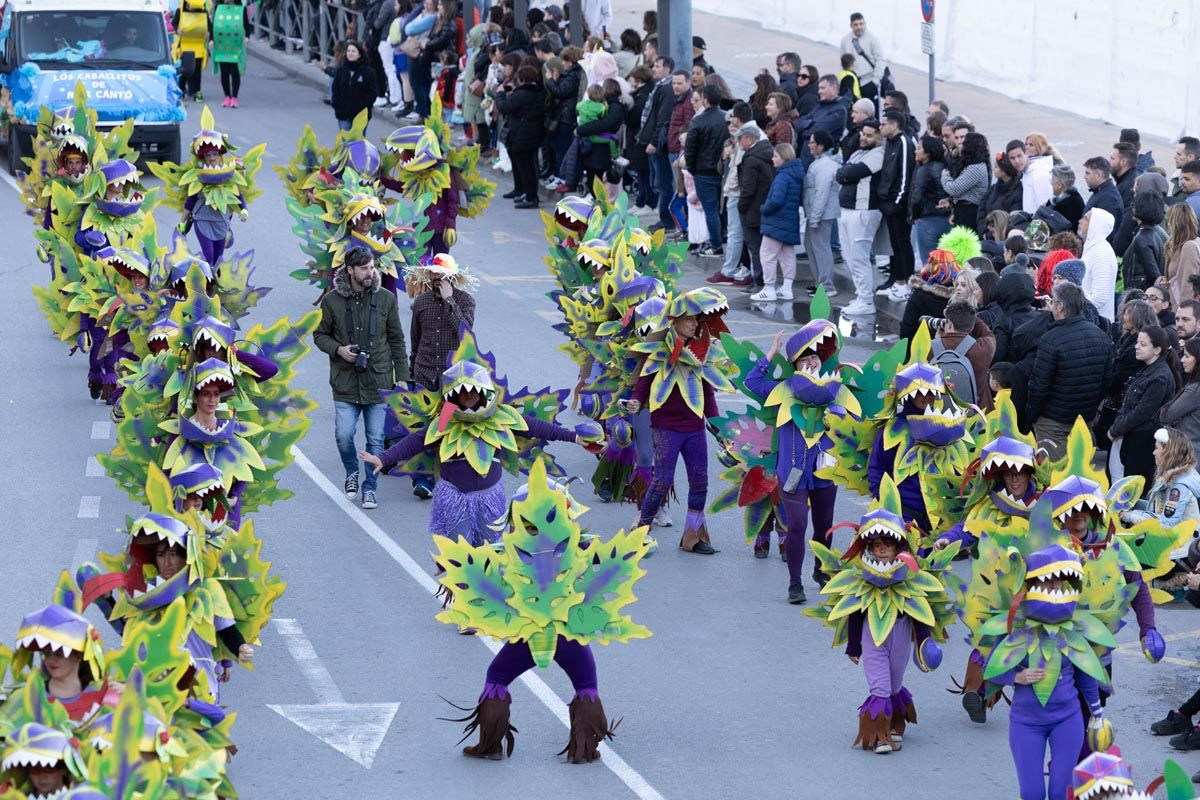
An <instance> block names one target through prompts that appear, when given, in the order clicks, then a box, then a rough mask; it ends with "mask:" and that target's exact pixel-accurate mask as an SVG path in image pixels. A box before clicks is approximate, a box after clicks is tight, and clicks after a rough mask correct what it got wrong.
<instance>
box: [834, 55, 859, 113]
mask: <svg viewBox="0 0 1200 800" xmlns="http://www.w3.org/2000/svg"><path fill="white" fill-rule="evenodd" d="M854 61H855V59H854V53H842V71H841V72H839V73H838V74H837V79H838V94H839V95H841V96H842V97H848V98H850V102H851V103H853V102H854V101H855V100H859V99H861V98H862V91H861V90H860V89H859V86H858V75H857V74H856V73H855V72H854Z"/></svg>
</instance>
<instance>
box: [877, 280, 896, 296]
mask: <svg viewBox="0 0 1200 800" xmlns="http://www.w3.org/2000/svg"><path fill="white" fill-rule="evenodd" d="M895 285H896V284H894V283H891V282H890V281H889V282H888V283H882V284H880V285H879V286H876V287H875V294H877V295H879V296H880V297H886V296H887V295H889V294H891V293H892V287H893V286H895Z"/></svg>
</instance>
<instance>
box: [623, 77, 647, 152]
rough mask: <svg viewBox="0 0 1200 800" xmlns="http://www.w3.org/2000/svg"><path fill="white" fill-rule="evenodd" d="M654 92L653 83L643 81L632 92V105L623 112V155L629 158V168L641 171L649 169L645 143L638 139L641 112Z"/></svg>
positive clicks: (640, 126) (640, 127) (640, 128)
mask: <svg viewBox="0 0 1200 800" xmlns="http://www.w3.org/2000/svg"><path fill="white" fill-rule="evenodd" d="M652 94H654V84H652V83H643V84H642V85H641V86H639V87H638V88H637V89H636V90H634V92H633V105H632V106H630V107H629V111H628V112H626V114H625V157H626V158H628V159H629V168H630V169H635V170H638V171H641V172H645V171H646V170H648V169H650V158H649V156H647V155H646V145H645V144H643V143H642V142H641V141H640V135H641V132H642V112H643V111H644V110H645V109H646V104H647V103H649V102H650V96H651V95H652Z"/></svg>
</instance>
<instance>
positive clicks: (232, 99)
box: [229, 97, 238, 108]
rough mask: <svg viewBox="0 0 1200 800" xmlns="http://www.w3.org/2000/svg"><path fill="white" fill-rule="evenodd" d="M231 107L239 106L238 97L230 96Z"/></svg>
mask: <svg viewBox="0 0 1200 800" xmlns="http://www.w3.org/2000/svg"><path fill="white" fill-rule="evenodd" d="M229 107H230V108H237V107H238V103H237V98H236V97H231V98H229Z"/></svg>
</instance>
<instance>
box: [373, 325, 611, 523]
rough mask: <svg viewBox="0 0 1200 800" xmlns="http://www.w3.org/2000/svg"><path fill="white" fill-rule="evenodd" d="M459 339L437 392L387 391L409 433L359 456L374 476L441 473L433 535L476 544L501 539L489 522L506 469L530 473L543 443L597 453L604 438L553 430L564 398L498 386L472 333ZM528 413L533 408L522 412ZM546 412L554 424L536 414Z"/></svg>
mask: <svg viewBox="0 0 1200 800" xmlns="http://www.w3.org/2000/svg"><path fill="white" fill-rule="evenodd" d="M460 340H461V344H460V345H459V348H458V351H457V352H456V353H455V354H454V357H453V361H452V363H451V365H450V366H449V367H448V368H447V369H446V371H445V372H443V373H442V379H441V386H440V388H439V389H438V390H437V391H436V392H435V391H430V390H427V389H422V390H418V391H396V392H391V393H384V397H385V399H386V400H387V402H388V404H389V405H391V407H392V410H393V411H395V412H396V415H397V417H398V419H399V420H400V423H401V425H403V426H404V427H405V428H406V429H407V430H409V431H411V432H410V433H409V434H408V435H407V436H405V437H404V438H403V439H401V440H400V441H398V442H396V443H395V444H394V445H392V446H391V447H389V448H388V449H387V450H385V451H383V453H381V454H379V455H376V454H374V453H369V452H365V451H364V452H361V453H359V457H360V458H361V459H362V460H363V461H364V462H365V463H367V464H370V465H372V466H373V467H374V468H375V472H376V473H378V472H380V471H381V470H383V469H389V470H390V469H392V468H393V467H395V466H397V465H403V466H404V469H403V470H402V471H403V472H404V473H405V474H431V473H433V474H436V475H437V476H438V479H437V483H436V484H435V485H434V489H433V507H432V508H431V509H430V514H429V532H430V533H431V534H433V535H434V536H435V537H450V538H457V537H462V538H464V539H465V540H466V541H467V542H468V543H469V544H470V545H472V546H476V545H481V544H485V543H490V542H494V541H496V540H497V538H498V534H497V533H496V532H495V531H494V530H492V529H491V527H490V523H492V522H493V521H495V520H496V519H498V518H499V517H501V516H503V514H504V510H505V508H506V507H507V497H506V495H505V490H504V484H503V483H502V482H501V480H500V479H501V473H502V471H503V470H504V469H507V470H509V471H510V472H513V473H517V472H520V471H522V470H523V469H528V466H527V465H528V463H529V462H530V461H531V460H532V454H533V451H534V450H535V448H538V447H540V445H541V443H542V442H553V441H558V442H576V443H578V444H580V445H582V446H585V447H588V448H589V449H596V450H598V449H599V447H600V445H601V444H602V442H603V434H602V433H601V430H600V427H599V426H598V425H596V424H595V423H592V422H585V423H581V424H580V425H579V426H577V427H576V428H575V429H574V430H572V429H570V428H564V427H563V426H561V425H556V424H555V423H554V422H553V418H554V417H555V416H557V413H558V409H559V408H560V407H561V402H562V400H563V399H564V395H565V392H550V390H548V389H544V390H542V391H540V392H530V391H529V390H527V389H520V390H517V391H515V392H512V391H510V390H509V389H508V385H507V381H503V380H493V377H492V375H493V374H494V369H495V366H494V365H495V362H494V359H493V358H492V357H491V356H490V354H485V353H480V352H479V351H478V350H477V348H476V343H475V336H474V334H472V333H471V332H469V331H467V330H463V331H462V332H461V334H460ZM556 400H557V401H558V402H557V404H556V403H555V401H556ZM523 408H524V409H528V410H527V411H525V412H524V413H522V410H523ZM546 409H550V410H549V419H543V418H540V417H539V416H537V414H539V413H541V414H543V415H545V414H546V413H547V411H546ZM522 461H524V462H525V466H523V465H522ZM556 471H557V470H556Z"/></svg>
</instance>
